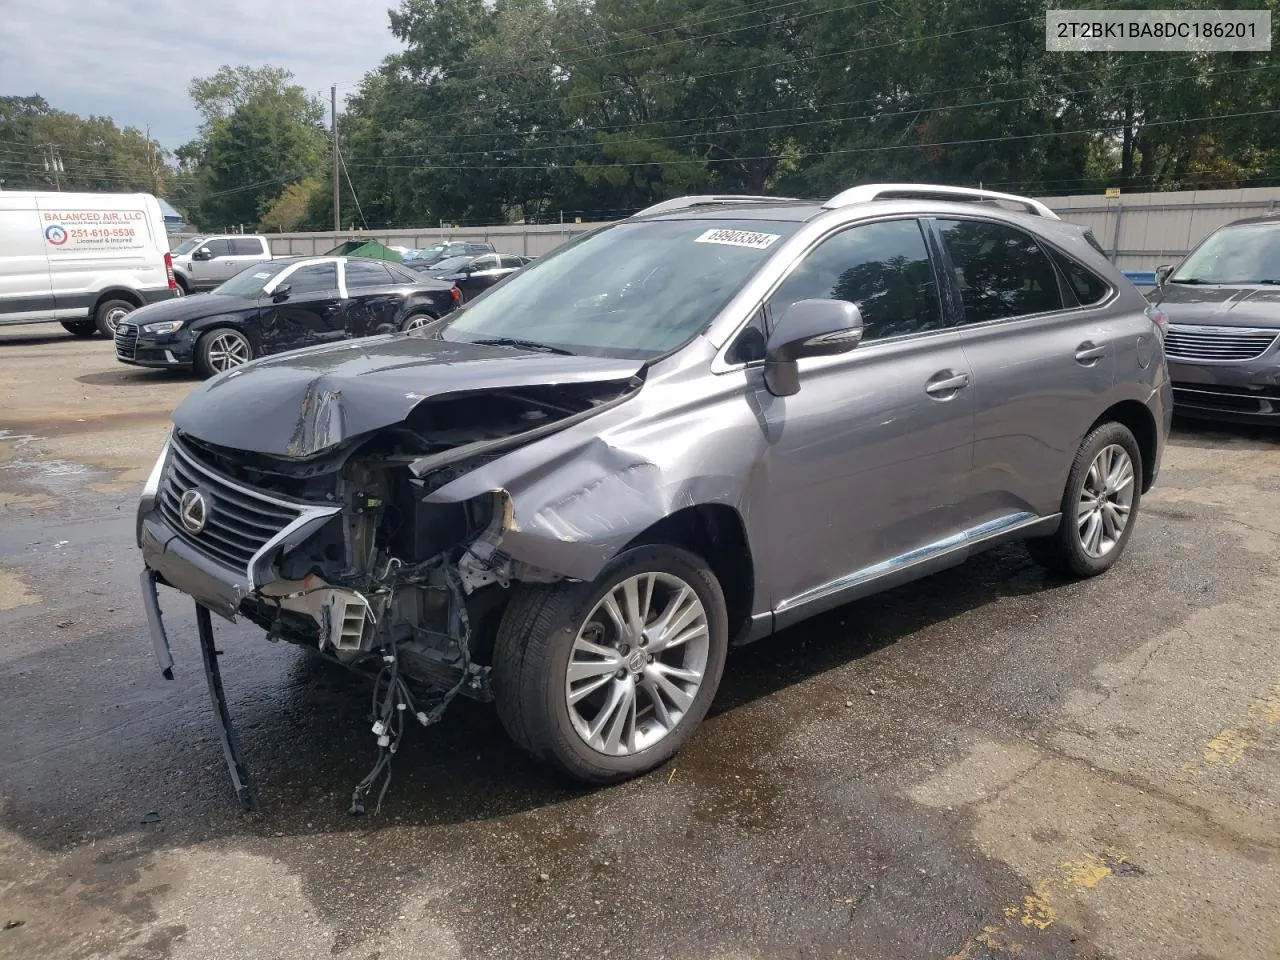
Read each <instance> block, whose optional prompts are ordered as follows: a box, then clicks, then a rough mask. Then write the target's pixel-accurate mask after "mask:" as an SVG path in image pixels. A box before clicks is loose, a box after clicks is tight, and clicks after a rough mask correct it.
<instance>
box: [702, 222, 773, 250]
mask: <svg viewBox="0 0 1280 960" xmlns="http://www.w3.org/2000/svg"><path fill="white" fill-rule="evenodd" d="M780 236H781V234H778V233H755V232H754V231H751V230H727V229H725V228H724V227H720V228H718V229H715V230H708V231H707V232H706V233H704V234H702V236H700V237H697V238H696V239H695V240H694V241H693V242H694V243H722V244H724V245H726V246H729V247H751V248H752V249H753V250H764V249H766V248H767V247H769V245H770V244H772V243H773V242H774V241H775V240H777V239H778V237H780Z"/></svg>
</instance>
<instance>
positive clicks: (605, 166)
mask: <svg viewBox="0 0 1280 960" xmlns="http://www.w3.org/2000/svg"><path fill="white" fill-rule="evenodd" d="M1276 114H1280V109H1274V110H1251V111H1248V112H1244V113H1227V114H1216V115H1209V116H1204V117H1179V118H1177V119H1173V120H1151V121H1148V122H1146V123H1145V124H1144V126H1146V127H1162V126H1169V125H1171V124H1179V123H1202V122H1206V121H1216V120H1236V119H1240V118H1244V117H1269V116H1274V115H1276ZM1123 127H1124V124H1122V123H1111V124H1107V125H1105V126H1101V127H1082V128H1080V129H1076V130H1048V131H1042V132H1040V133H1026V134H1015V135H1013V136H1003V137H978V138H973V139H968V140H938V141H933V142H930V143H901V144H888V145H882V146H875V147H847V148H841V149H835V150H814V151H809V152H804V153H801V154H800V155H799V157H798V159H800V160H807V159H809V158H811V157H828V156H839V155H847V154H862V153H887V152H890V151H894V150H936V149H938V148H939V147H959V146H972V145H976V144H983V143H1006V142H1008V141H1010V140H1039V139H1044V138H1049V137H1071V136H1079V135H1081V134H1091V133H1111V132H1114V131H1118V130H1122V129H1123ZM787 156H789V155H788V154H781V153H778V154H760V155H757V156H750V157H724V158H721V159H714V158H696V159H693V158H691V159H686V160H679V159H677V160H662V161H641V162H637V163H587V162H580V163H579V164H576V165H575V166H573V167H568V166H559V167H557V165H555V164H529V165H524V166H521V165H516V164H511V165H506V164H497V165H492V164H474V163H465V164H434V165H432V164H424V165H421V166H416V167H399V168H397V167H385V168H384V169H409V170H542V171H548V170H549V169H562V170H567V171H573V170H576V169H578V168H579V167H584V168H587V169H591V170H615V169H630V168H635V167H651V166H655V165H657V166H676V165H680V166H687V165H689V164H695V165H704V164H717V163H743V162H746V161H749V160H782V159H785V158H786V157H787Z"/></svg>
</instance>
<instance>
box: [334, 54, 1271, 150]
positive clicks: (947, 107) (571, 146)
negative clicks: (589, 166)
mask: <svg viewBox="0 0 1280 960" xmlns="http://www.w3.org/2000/svg"><path fill="white" fill-rule="evenodd" d="M1275 69H1280V65H1278V66H1268V65H1260V66H1255V67H1242V68H1240V69H1238V70H1226V71H1221V72H1220V74H1215V75H1229V74H1233V73H1255V72H1258V71H1263V70H1275ZM1195 76H1197V75H1195V74H1187V75H1185V76H1181V77H1163V78H1160V79H1157V80H1147V81H1143V82H1141V83H1126V84H1124V85H1123V86H1121V87H1089V88H1086V89H1082V90H1067V91H1061V92H1058V93H1057V94H1055V95H1056V96H1058V97H1068V96H1073V95H1075V94H1080V93H1105V92H1111V91H1114V90H1127V89H1133V88H1135V87H1145V86H1156V85H1163V84H1166V83H1169V82H1171V81H1176V80H1185V79H1193V78H1194V77H1195ZM1037 99H1041V95H1040V94H1031V95H1028V96H1023V97H1007V98H1004V99H999V100H979V101H972V102H969V103H949V104H943V105H940V106H933V107H913V108H911V109H908V110H896V111H882V112H878V113H865V114H860V115H856V116H844V117H827V118H823V119H815V120H797V121H791V122H788V123H781V124H767V125H764V126H757V127H731V128H728V129H721V130H715V131H712V132H711V133H709V134H708V133H704V132H701V131H696V132H693V133H678V134H670V135H667V136H660V137H635V138H632V139H629V140H614V141H600V140H597V141H588V142H584V143H563V144H548V145H544V146H533V147H494V148H491V149H489V150H469V151H459V152H448V153H444V154H414V155H407V156H403V157H397V158H381V159H419V158H421V159H432V158H441V159H450V158H451V159H458V158H461V157H469V156H489V155H492V154H502V153H511V154H527V153H535V152H542V151H548V150H582V149H587V148H591V147H614V146H621V145H623V144H636V143H661V142H665V141H670V140H683V139H705V138H707V137H708V136H718V137H723V136H729V135H734V134H741V133H757V132H760V131H764V130H789V129H791V128H793V127H800V126H812V125H819V124H834V123H850V122H854V121H859V120H873V121H876V120H888V119H892V118H895V117H904V116H920V115H923V114H928V113H940V112H947V111H951V110H962V109H973V108H978V107H992V106H1004V105H1007V104H1011V103H1025V102H1027V101H1030V100H1037ZM556 132H565V131H556ZM381 159H380V160H378V161H374V162H369V163H353V164H352V166H353V167H356V168H357V169H383V170H406V169H408V170H413V169H420V168H419V167H417V166H415V165H397V164H386V163H382V162H381Z"/></svg>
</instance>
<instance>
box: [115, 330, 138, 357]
mask: <svg viewBox="0 0 1280 960" xmlns="http://www.w3.org/2000/svg"><path fill="white" fill-rule="evenodd" d="M137 352H138V328H137V327H135V326H134V325H133V324H132V323H122V324H120V325H119V326H117V327H116V356H117V357H119V358H120V359H121V360H132V359H133V358H134V355H135V354H136V353H137Z"/></svg>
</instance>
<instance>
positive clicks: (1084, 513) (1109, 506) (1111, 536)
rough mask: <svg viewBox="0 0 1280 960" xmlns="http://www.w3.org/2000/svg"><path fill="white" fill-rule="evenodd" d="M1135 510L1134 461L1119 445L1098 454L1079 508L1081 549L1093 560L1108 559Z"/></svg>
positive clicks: (1087, 474)
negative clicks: (1106, 557)
mask: <svg viewBox="0 0 1280 960" xmlns="http://www.w3.org/2000/svg"><path fill="white" fill-rule="evenodd" d="M1132 507H1133V459H1132V458H1131V457H1130V456H1129V454H1128V452H1127V451H1126V450H1125V449H1124V447H1122V446H1120V445H1119V444H1115V443H1112V444H1108V445H1107V446H1105V447H1103V448H1102V449H1101V450H1100V451H1098V455H1097V456H1096V457H1094V458H1093V463H1091V464H1090V465H1089V472H1088V473H1086V474H1085V478H1084V486H1083V487H1082V488H1081V490H1080V501H1079V503H1078V504H1077V507H1076V525H1077V530H1078V533H1079V537H1080V545H1081V546H1082V547H1083V548H1084V552H1085V553H1087V554H1088V555H1089V556H1091V557H1094V558H1095V559H1096V558H1098V557H1104V556H1106V555H1107V554H1108V553H1110V552H1111V551H1112V550H1114V549H1115V548H1116V544H1117V543H1119V542H1120V538H1121V537H1122V536H1124V531H1125V527H1127V526H1128V525H1129V513H1130V510H1131V509H1132Z"/></svg>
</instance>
